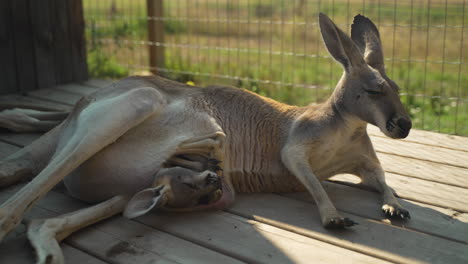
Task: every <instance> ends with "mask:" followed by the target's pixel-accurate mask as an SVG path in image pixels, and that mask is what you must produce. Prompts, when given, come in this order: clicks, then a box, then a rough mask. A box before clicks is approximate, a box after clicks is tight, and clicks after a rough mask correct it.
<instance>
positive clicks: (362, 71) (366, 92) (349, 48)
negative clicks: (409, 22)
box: [319, 13, 411, 138]
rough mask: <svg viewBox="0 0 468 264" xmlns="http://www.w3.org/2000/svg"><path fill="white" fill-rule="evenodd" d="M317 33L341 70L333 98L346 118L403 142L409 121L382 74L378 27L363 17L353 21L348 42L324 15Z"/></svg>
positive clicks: (395, 90) (395, 88)
mask: <svg viewBox="0 0 468 264" xmlns="http://www.w3.org/2000/svg"><path fill="white" fill-rule="evenodd" d="M319 24H320V31H321V33H322V37H323V41H324V42H325V46H326V47H327V50H328V51H329V53H330V55H331V56H332V57H333V58H334V59H335V60H336V61H338V62H339V63H340V64H341V65H342V66H343V68H344V74H343V76H342V77H341V80H340V81H339V82H338V84H337V87H336V89H335V91H334V94H333V96H332V100H334V102H333V103H334V104H335V105H336V107H337V108H338V109H339V110H340V111H341V112H345V113H346V114H351V115H352V116H355V117H357V118H358V119H360V120H362V121H365V122H367V123H370V124H373V125H375V126H377V127H379V128H380V130H381V131H382V132H383V133H384V134H385V135H387V136H389V137H391V138H405V137H406V136H408V134H409V131H410V129H411V120H410V118H409V115H408V113H407V112H406V110H405V108H404V106H403V104H402V103H401V101H400V97H399V95H398V91H399V87H398V85H397V84H396V83H395V82H394V81H392V80H391V79H390V78H389V77H388V76H387V75H386V73H385V64H384V57H383V51H382V43H381V41H380V34H379V31H378V30H377V27H376V26H375V25H374V23H372V21H371V20H370V19H368V18H366V17H364V16H361V15H357V16H356V17H354V21H353V25H352V26H351V38H352V39H351V38H350V37H348V36H347V35H346V34H345V33H344V32H343V31H341V30H340V29H339V28H338V27H337V26H336V25H335V24H334V23H333V21H332V20H331V19H330V18H328V17H327V16H326V15H324V14H322V13H321V14H320V15H319Z"/></svg>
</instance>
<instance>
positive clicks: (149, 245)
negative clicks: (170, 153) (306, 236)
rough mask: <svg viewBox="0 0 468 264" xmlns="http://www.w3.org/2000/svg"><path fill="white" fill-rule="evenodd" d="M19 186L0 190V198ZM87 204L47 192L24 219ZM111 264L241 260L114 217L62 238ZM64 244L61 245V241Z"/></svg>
mask: <svg viewBox="0 0 468 264" xmlns="http://www.w3.org/2000/svg"><path fill="white" fill-rule="evenodd" d="M21 186H22V185H19V186H14V187H10V188H8V189H6V190H3V191H2V192H0V201H3V200H5V199H6V198H7V197H9V196H11V195H12V194H14V193H15V192H16V191H17V190H18V189H19V188H20V187H21ZM87 206H89V205H88V204H85V203H83V202H80V201H78V200H76V199H73V198H71V197H70V196H67V195H64V194H61V193H57V192H54V191H52V192H49V193H48V194H47V195H46V196H45V197H44V198H43V199H42V200H40V201H39V202H38V203H37V204H36V206H35V207H33V209H32V210H30V211H29V212H28V213H27V215H26V217H25V219H26V220H28V219H37V218H49V217H53V216H56V215H59V214H64V213H68V212H72V211H75V210H79V209H81V208H84V207H87ZM65 243H67V244H70V245H72V246H73V247H76V248H78V249H81V250H83V251H85V252H88V253H91V254H92V255H95V256H98V257H99V258H101V259H103V260H106V261H109V262H111V263H154V262H155V261H157V262H158V263H159V261H162V262H163V263H166V262H167V263H189V262H190V263H240V261H238V260H236V259H233V258H231V257H228V256H225V255H223V254H221V253H218V252H215V251H212V250H210V249H207V248H205V247H203V246H200V245H196V244H194V243H192V242H189V241H186V240H183V239H180V238H177V237H175V236H172V235H170V234H167V233H164V232H161V231H159V230H155V229H152V228H150V227H148V226H145V225H142V224H140V223H137V222H135V221H132V220H129V219H126V218H123V217H121V216H116V217H113V218H111V219H108V220H105V221H102V222H100V223H98V224H96V225H93V226H91V227H88V228H85V229H83V230H81V231H78V232H77V233H75V234H73V235H72V236H70V237H69V238H67V239H66V240H65ZM62 245H63V244H62Z"/></svg>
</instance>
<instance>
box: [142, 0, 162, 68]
mask: <svg viewBox="0 0 468 264" xmlns="http://www.w3.org/2000/svg"><path fill="white" fill-rule="evenodd" d="M146 7H147V13H148V42H149V46H148V48H149V65H150V69H151V72H152V73H153V74H157V73H158V69H160V68H164V47H163V46H162V45H163V43H164V21H163V19H162V16H163V0H147V1H146Z"/></svg>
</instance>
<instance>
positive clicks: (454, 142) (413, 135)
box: [367, 125, 468, 151]
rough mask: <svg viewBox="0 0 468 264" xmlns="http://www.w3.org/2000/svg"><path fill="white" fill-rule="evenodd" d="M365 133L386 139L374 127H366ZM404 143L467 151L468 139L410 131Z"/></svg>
mask: <svg viewBox="0 0 468 264" xmlns="http://www.w3.org/2000/svg"><path fill="white" fill-rule="evenodd" d="M367 132H368V133H369V135H372V136H378V137H387V136H385V135H384V134H383V133H382V132H380V130H379V128H377V127H375V126H371V125H369V126H367ZM404 141H409V142H415V143H420V144H426V145H432V146H439V147H443V148H449V149H456V150H462V151H468V137H461V136H455V135H447V134H442V133H436V132H431V131H424V130H418V129H411V132H410V134H409V136H408V137H407V138H405V139H404Z"/></svg>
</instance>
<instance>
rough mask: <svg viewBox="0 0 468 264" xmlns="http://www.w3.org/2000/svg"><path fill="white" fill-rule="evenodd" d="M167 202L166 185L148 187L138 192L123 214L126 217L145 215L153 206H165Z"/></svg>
mask: <svg viewBox="0 0 468 264" xmlns="http://www.w3.org/2000/svg"><path fill="white" fill-rule="evenodd" d="M166 202H167V195H166V189H165V188H164V185H160V186H158V187H156V188H148V189H145V190H143V191H140V192H138V193H136V194H135V195H134V196H133V197H132V199H130V201H129V202H128V203H127V206H126V207H125V210H124V212H123V215H124V216H125V217H126V218H130V219H131V218H135V217H138V216H140V215H144V214H146V213H147V212H149V211H150V210H151V209H153V208H155V207H156V208H157V207H161V206H164V205H165V204H166Z"/></svg>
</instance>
